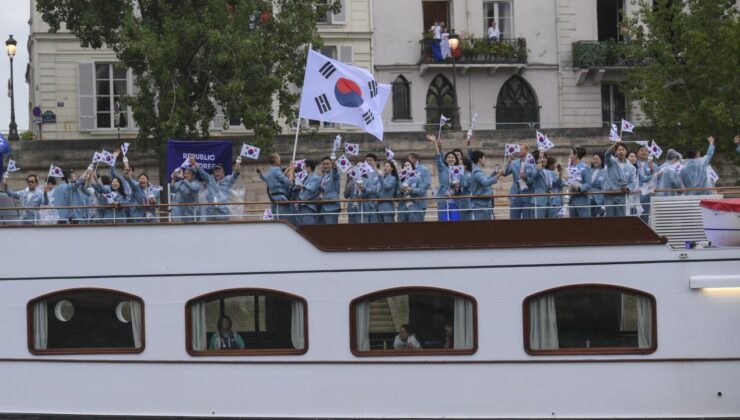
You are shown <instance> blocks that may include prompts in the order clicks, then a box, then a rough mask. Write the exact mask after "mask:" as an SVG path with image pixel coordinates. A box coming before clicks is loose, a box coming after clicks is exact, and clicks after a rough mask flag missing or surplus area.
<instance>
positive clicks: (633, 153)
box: [627, 150, 637, 158]
mask: <svg viewBox="0 0 740 420" xmlns="http://www.w3.org/2000/svg"><path fill="white" fill-rule="evenodd" d="M630 155H635V157H637V152H635V151H634V150H630V151H629V152H627V157H628V158H629V157H630Z"/></svg>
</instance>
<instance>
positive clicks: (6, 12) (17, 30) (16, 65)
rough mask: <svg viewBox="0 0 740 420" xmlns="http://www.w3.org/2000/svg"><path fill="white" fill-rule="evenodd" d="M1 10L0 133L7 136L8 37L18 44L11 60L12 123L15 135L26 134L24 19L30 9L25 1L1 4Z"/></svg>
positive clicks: (27, 16) (17, 0) (26, 93)
mask: <svg viewBox="0 0 740 420" xmlns="http://www.w3.org/2000/svg"><path fill="white" fill-rule="evenodd" d="M2 4H3V6H5V7H4V8H3V10H2V13H0V28H2V29H0V41H2V53H0V131H2V132H3V133H7V132H8V124H10V98H9V97H8V83H7V81H8V80H10V60H9V59H8V54H7V52H6V50H5V41H6V40H7V39H8V35H10V34H12V35H13V38H15V39H16V40H17V41H18V45H17V46H16V54H15V58H14V59H13V78H14V79H15V80H14V81H15V83H14V85H15V122H16V124H18V132H19V133H22V132H24V131H27V130H28V112H29V111H28V85H27V84H26V66H27V65H28V48H27V45H28V32H29V27H28V19H29V17H30V10H31V6H30V3H29V0H12V1H11V0H4V1H3V2H2Z"/></svg>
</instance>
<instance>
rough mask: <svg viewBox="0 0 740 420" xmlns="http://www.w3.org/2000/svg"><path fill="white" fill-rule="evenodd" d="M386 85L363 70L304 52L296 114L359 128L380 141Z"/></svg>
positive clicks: (381, 139) (386, 98) (387, 87)
mask: <svg viewBox="0 0 740 420" xmlns="http://www.w3.org/2000/svg"><path fill="white" fill-rule="evenodd" d="M390 92H391V87H390V85H384V84H379V83H377V82H375V79H374V78H373V75H372V74H370V72H369V71H367V70H365V69H361V68H359V67H354V66H350V65H347V64H343V63H340V62H339V61H336V60H332V59H331V58H328V57H325V56H323V55H321V54H319V53H317V52H316V51H313V50H309V51H308V61H307V62H306V77H305V78H304V79H303V93H302V94H301V108H300V111H299V113H298V114H299V117H301V118H306V119H310V120H317V121H325V122H334V123H340V124H349V125H354V126H357V127H361V128H363V129H364V130H365V131H367V132H368V133H370V134H372V135H374V136H375V137H377V138H378V139H379V140H380V141H383V121H382V118H381V114H382V113H383V108H385V103H386V101H387V100H388V96H389V94H390Z"/></svg>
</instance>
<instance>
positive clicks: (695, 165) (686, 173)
mask: <svg viewBox="0 0 740 420" xmlns="http://www.w3.org/2000/svg"><path fill="white" fill-rule="evenodd" d="M712 156H714V145H713V144H710V145H709V148H708V149H707V154H706V155H704V156H703V157H700V158H694V159H689V160H688V162H686V166H685V167H684V168H683V170H681V182H683V186H684V188H705V187H709V179H708V177H707V168H708V167H709V163H710V162H711V161H712ZM709 193H710V191H701V190H695V191H687V192H686V194H687V195H701V194H709Z"/></svg>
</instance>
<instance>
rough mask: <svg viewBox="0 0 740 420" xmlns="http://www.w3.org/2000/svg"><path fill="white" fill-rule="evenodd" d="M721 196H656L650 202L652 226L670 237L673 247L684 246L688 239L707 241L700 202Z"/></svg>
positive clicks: (659, 232) (661, 233) (670, 243)
mask: <svg viewBox="0 0 740 420" xmlns="http://www.w3.org/2000/svg"><path fill="white" fill-rule="evenodd" d="M720 198H723V196H722V195H721V194H718V195H681V196H672V197H656V196H654V197H653V198H652V201H651V203H650V227H652V228H653V230H654V231H655V233H657V234H658V235H661V236H665V237H666V238H668V245H670V246H671V247H673V248H683V247H684V246H685V245H686V241H706V240H707V235H706V234H705V233H704V223H703V221H702V215H701V206H699V202H700V201H701V200H707V199H710V200H718V199H720Z"/></svg>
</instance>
